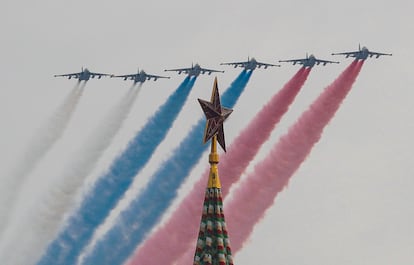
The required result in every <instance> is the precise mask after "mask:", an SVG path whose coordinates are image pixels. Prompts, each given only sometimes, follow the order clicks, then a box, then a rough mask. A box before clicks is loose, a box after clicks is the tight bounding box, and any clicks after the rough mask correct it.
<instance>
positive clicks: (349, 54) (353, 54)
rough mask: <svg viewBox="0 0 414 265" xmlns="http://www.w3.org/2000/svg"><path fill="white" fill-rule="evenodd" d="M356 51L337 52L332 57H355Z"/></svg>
mask: <svg viewBox="0 0 414 265" xmlns="http://www.w3.org/2000/svg"><path fill="white" fill-rule="evenodd" d="M358 53H359V52H358V51H356V52H338V53H332V55H345V57H346V58H348V57H357V56H358Z"/></svg>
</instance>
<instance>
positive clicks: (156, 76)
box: [146, 74, 170, 81]
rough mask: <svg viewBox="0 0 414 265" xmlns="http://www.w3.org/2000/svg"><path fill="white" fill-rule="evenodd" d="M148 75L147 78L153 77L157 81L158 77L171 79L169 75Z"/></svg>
mask: <svg viewBox="0 0 414 265" xmlns="http://www.w3.org/2000/svg"><path fill="white" fill-rule="evenodd" d="M146 76H147V80H151V78H152V79H154V81H157V79H158V78H167V79H170V77H169V76H160V75H148V74H147V75H146Z"/></svg>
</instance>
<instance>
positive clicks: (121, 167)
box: [37, 77, 196, 265]
mask: <svg viewBox="0 0 414 265" xmlns="http://www.w3.org/2000/svg"><path fill="white" fill-rule="evenodd" d="M195 81H196V78H191V79H190V77H187V78H186V79H185V80H184V81H183V82H182V83H181V85H180V86H179V87H178V88H177V90H176V91H175V92H174V93H173V94H172V95H171V96H170V97H169V98H168V100H167V101H166V102H165V103H164V104H163V105H162V106H161V107H159V108H158V110H157V112H156V113H155V114H154V115H153V116H152V117H151V118H150V119H149V120H148V121H147V123H146V125H145V126H144V127H143V128H142V129H141V131H140V132H139V133H138V134H137V135H136V136H135V137H134V138H133V139H132V141H130V142H129V144H128V146H127V148H126V150H125V151H124V152H123V153H122V154H121V155H120V156H118V157H117V158H116V159H115V160H114V162H113V163H112V165H111V166H110V168H109V170H108V172H106V173H105V174H104V175H103V176H101V177H100V178H99V179H98V180H97V182H96V183H95V185H94V187H93V188H92V190H91V192H90V193H89V194H88V195H87V196H86V197H85V198H84V200H83V201H82V203H81V206H80V208H79V209H78V210H77V212H75V214H73V215H72V216H71V217H70V218H69V222H68V224H67V226H66V227H64V228H63V230H62V231H61V232H60V233H59V235H58V237H57V238H56V239H55V240H54V241H53V242H52V243H51V244H50V245H49V247H48V249H47V251H46V253H45V254H44V255H43V257H42V258H41V260H40V261H39V262H38V263H37V264H39V265H41V264H44V265H46V264H47V265H49V264H65V265H66V264H74V263H75V262H76V259H77V257H78V255H79V254H80V253H81V251H82V250H83V248H84V247H85V246H86V245H87V244H88V243H89V241H90V239H91V237H92V235H93V233H94V230H95V229H96V228H97V227H98V226H99V225H100V224H101V223H102V222H103V221H104V220H105V218H106V217H107V216H108V215H109V213H110V211H111V209H112V208H113V207H115V206H116V204H117V202H118V201H119V199H120V198H121V197H122V196H123V194H124V193H125V191H126V190H127V189H128V188H129V187H130V185H131V183H132V181H133V179H134V177H135V176H136V175H137V173H138V172H139V171H140V170H141V169H142V168H143V167H144V165H145V164H146V163H147V162H148V160H149V159H150V158H151V156H152V154H153V152H154V150H155V149H156V147H157V146H158V145H159V144H160V143H161V141H162V140H163V139H164V138H165V136H166V135H167V132H168V130H169V129H170V128H171V126H172V124H173V122H174V120H175V119H176V118H177V116H178V114H179V112H180V110H181V109H182V107H183V105H184V103H185V101H186V99H187V97H188V95H189V93H190V91H191V88H192V87H193V85H194V83H195Z"/></svg>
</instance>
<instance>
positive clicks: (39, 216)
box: [0, 85, 141, 265]
mask: <svg viewBox="0 0 414 265" xmlns="http://www.w3.org/2000/svg"><path fill="white" fill-rule="evenodd" d="M140 89H141V85H139V86H138V87H135V86H133V87H131V89H130V90H129V91H128V93H127V94H126V95H125V96H124V97H123V98H122V99H121V101H120V102H119V103H118V104H117V105H116V106H115V108H113V109H112V110H111V111H110V112H109V113H108V115H106V116H105V118H104V120H102V121H101V123H99V125H98V127H97V128H96V129H95V130H94V131H93V133H92V134H91V135H90V137H89V138H88V139H87V141H86V142H85V143H84V144H83V145H82V146H81V148H80V150H78V151H77V152H75V154H74V155H73V160H72V161H71V162H70V163H69V164H68V165H67V167H65V170H63V173H62V175H61V176H59V177H58V178H55V179H53V180H52V181H53V183H52V184H51V187H53V190H49V191H47V193H45V194H42V195H41V198H40V199H39V200H37V201H36V202H33V203H29V204H30V206H27V203H25V202H22V204H25V205H26V207H24V211H22V212H21V213H20V214H16V215H15V216H13V218H14V220H13V221H14V222H13V226H12V227H11V228H10V229H7V231H6V233H7V234H6V233H5V235H6V236H5V237H4V238H3V240H2V241H1V243H0V264H16V265H27V264H31V263H34V262H36V261H37V259H38V258H39V257H40V255H41V254H42V252H43V251H44V249H45V248H46V246H47V244H48V242H49V241H50V240H51V239H52V238H53V237H54V236H55V235H56V233H57V232H58V229H59V226H60V225H61V224H62V221H63V219H64V217H65V214H67V212H68V211H70V209H72V208H73V207H74V202H75V197H76V196H75V195H76V194H77V191H78V190H79V188H80V187H81V185H82V184H83V183H84V180H85V178H86V177H87V176H88V175H90V173H91V172H92V170H93V169H94V167H95V165H96V163H97V162H98V160H99V158H100V157H101V155H102V153H103V152H104V151H105V150H106V148H107V147H108V146H109V144H110V143H111V140H112V139H113V137H114V136H115V135H116V133H117V132H118V130H119V128H120V127H121V126H122V123H123V121H124V120H125V119H126V117H127V116H128V114H129V111H130V109H131V108H132V105H133V103H134V101H135V99H136V97H137V95H138V94H139V91H140ZM21 239H22V240H21ZM16 250H18V251H19V252H20V253H16Z"/></svg>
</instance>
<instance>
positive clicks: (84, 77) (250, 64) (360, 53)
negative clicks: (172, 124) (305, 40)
mask: <svg viewBox="0 0 414 265" xmlns="http://www.w3.org/2000/svg"><path fill="white" fill-rule="evenodd" d="M332 55H345V58H348V57H351V58H355V60H366V59H367V58H368V57H369V58H371V57H375V58H378V57H380V56H383V55H387V56H392V54H391V53H380V52H372V51H370V50H368V48H367V47H362V48H361V45H359V47H358V50H357V51H352V52H340V53H332ZM279 62H290V63H293V65H295V64H301V65H303V66H304V67H313V66H314V65H315V64H316V65H319V64H322V65H326V64H331V63H339V62H335V61H328V60H321V59H317V58H316V57H315V56H314V55H313V54H311V55H309V56H308V54H306V58H302V59H291V60H280V61H279ZM221 65H232V66H234V68H237V67H241V68H244V69H245V70H251V71H253V70H255V69H256V68H261V67H263V68H264V69H267V68H268V67H275V66H277V67H280V65H277V64H270V63H262V62H258V61H257V60H256V59H255V58H251V59H250V58H249V57H247V61H244V62H231V63H221ZM164 71H174V72H178V74H181V73H184V74H187V75H188V76H195V77H197V76H199V75H200V74H206V73H207V74H208V75H211V73H224V71H221V70H214V69H207V68H202V67H201V66H200V65H199V64H195V65H193V64H192V65H191V67H189V68H177V69H166V70H164ZM102 76H111V77H119V78H123V79H124V80H133V81H134V83H138V82H141V83H143V82H145V81H146V80H151V79H154V81H156V80H157V79H159V78H170V77H167V76H158V75H150V74H147V73H145V71H143V70H141V71H139V70H138V72H137V73H136V74H129V75H113V74H103V73H95V72H91V71H89V70H88V69H87V68H85V69H84V68H83V67H82V69H81V72H78V73H72V74H62V75H55V77H67V78H68V79H71V78H75V79H78V80H79V81H88V80H89V79H90V78H95V77H97V78H98V79H101V77H102Z"/></svg>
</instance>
